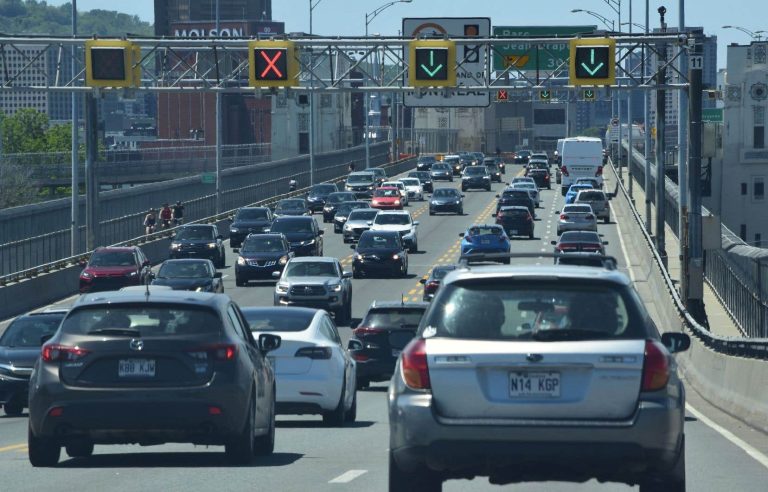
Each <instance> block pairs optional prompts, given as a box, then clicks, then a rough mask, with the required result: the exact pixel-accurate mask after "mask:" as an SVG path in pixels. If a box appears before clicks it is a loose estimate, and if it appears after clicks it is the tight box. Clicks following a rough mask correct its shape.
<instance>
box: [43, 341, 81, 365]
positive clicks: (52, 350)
mask: <svg viewBox="0 0 768 492" xmlns="http://www.w3.org/2000/svg"><path fill="white" fill-rule="evenodd" d="M89 353H90V350H85V349H83V348H80V347H69V346H67V345H58V344H46V345H43V348H42V349H41V351H40V355H41V357H42V359H43V362H64V361H66V362H73V361H76V360H79V359H82V358H83V357H85V356H86V355H88V354H89Z"/></svg>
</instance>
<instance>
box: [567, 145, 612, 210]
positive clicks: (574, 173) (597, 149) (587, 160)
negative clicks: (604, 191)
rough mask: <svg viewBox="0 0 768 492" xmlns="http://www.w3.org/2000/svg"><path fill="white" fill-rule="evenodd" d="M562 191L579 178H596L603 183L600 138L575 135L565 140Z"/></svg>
mask: <svg viewBox="0 0 768 492" xmlns="http://www.w3.org/2000/svg"><path fill="white" fill-rule="evenodd" d="M560 174H561V178H560V179H561V183H560V186H561V189H560V190H561V192H562V194H563V196H565V194H566V193H567V192H568V188H570V186H571V185H572V184H573V183H575V182H576V180H577V179H579V178H595V179H597V180H598V183H599V184H600V185H601V186H602V184H603V142H602V140H600V139H599V138H592V137H573V138H566V139H564V140H563V150H562V152H561V154H560Z"/></svg>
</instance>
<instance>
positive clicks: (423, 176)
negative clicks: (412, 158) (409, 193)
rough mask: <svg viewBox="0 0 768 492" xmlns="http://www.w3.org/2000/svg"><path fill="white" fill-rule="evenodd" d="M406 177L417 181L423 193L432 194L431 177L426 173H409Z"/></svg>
mask: <svg viewBox="0 0 768 492" xmlns="http://www.w3.org/2000/svg"><path fill="white" fill-rule="evenodd" d="M430 168H431V166H430ZM408 177H409V178H416V179H418V180H419V182H420V183H421V187H422V188H423V189H424V193H432V190H433V188H432V176H430V175H429V172H428V171H411V172H409V173H408Z"/></svg>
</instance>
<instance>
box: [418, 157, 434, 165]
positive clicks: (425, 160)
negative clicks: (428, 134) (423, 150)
mask: <svg viewBox="0 0 768 492" xmlns="http://www.w3.org/2000/svg"><path fill="white" fill-rule="evenodd" d="M418 162H421V163H425V164H429V163H430V162H435V158H434V157H433V156H422V157H419V160H418Z"/></svg>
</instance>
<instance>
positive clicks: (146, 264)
mask: <svg viewBox="0 0 768 492" xmlns="http://www.w3.org/2000/svg"><path fill="white" fill-rule="evenodd" d="M151 265H152V262H151V261H149V260H144V262H143V263H142V264H141V266H151Z"/></svg>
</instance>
